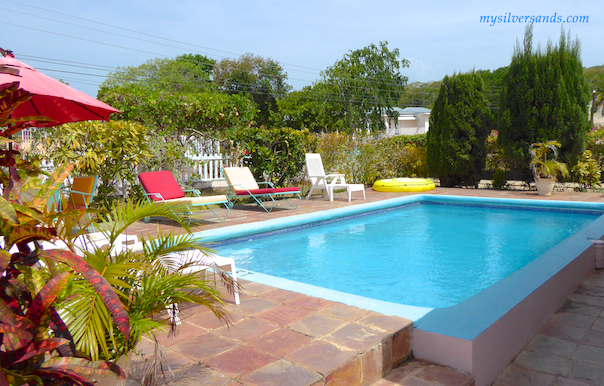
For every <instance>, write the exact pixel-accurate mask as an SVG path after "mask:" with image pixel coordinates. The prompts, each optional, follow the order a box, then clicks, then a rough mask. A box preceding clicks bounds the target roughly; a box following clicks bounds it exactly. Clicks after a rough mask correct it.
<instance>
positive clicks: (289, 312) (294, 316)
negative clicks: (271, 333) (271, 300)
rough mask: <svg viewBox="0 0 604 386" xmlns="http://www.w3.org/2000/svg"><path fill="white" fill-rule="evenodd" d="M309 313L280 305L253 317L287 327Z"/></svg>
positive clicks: (308, 311)
mask: <svg viewBox="0 0 604 386" xmlns="http://www.w3.org/2000/svg"><path fill="white" fill-rule="evenodd" d="M311 313H312V311H311V310H308V309H304V308H298V307H292V306H289V305H287V304H282V305H280V306H277V307H273V308H271V309H270V310H268V311H264V312H261V313H259V314H257V315H255V317H256V318H258V319H262V320H266V321H267V322H271V323H275V324H277V325H280V326H287V325H288V324H290V323H293V322H295V321H296V320H300V319H302V318H304V317H305V316H308V315H310V314H311Z"/></svg>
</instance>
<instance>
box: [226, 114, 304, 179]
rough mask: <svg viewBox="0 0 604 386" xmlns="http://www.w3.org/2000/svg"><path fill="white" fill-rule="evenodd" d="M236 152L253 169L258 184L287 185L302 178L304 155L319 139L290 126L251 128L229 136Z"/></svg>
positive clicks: (232, 148) (245, 164) (233, 151)
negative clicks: (263, 182)
mask: <svg viewBox="0 0 604 386" xmlns="http://www.w3.org/2000/svg"><path fill="white" fill-rule="evenodd" d="M228 139H229V145H228V147H230V149H229V150H230V151H231V152H232V153H241V155H242V156H243V158H242V159H241V160H240V161H241V162H242V163H243V165H244V166H247V167H249V168H250V170H251V172H252V174H253V175H254V177H255V178H256V180H257V181H270V182H272V183H274V184H275V185H277V186H283V185H285V184H286V183H288V182H289V181H296V180H297V179H298V178H300V177H301V176H302V170H303V169H304V165H305V159H304V154H305V153H308V152H310V151H311V149H313V148H314V147H315V146H314V141H315V138H314V137H313V136H311V134H310V132H309V131H308V130H295V129H291V128H289V127H276V128H271V129H267V128H264V127H251V126H250V127H247V128H243V129H239V130H237V131H234V132H232V133H230V134H229V137H228Z"/></svg>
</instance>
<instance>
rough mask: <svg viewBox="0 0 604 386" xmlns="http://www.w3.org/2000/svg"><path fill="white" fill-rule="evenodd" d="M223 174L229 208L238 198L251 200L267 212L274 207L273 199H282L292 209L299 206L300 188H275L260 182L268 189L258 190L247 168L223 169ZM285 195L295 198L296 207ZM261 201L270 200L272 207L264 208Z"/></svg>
mask: <svg viewBox="0 0 604 386" xmlns="http://www.w3.org/2000/svg"><path fill="white" fill-rule="evenodd" d="M223 172H224V176H225V177H226V179H227V182H228V184H229V190H228V191H227V196H228V198H229V206H230V207H231V208H232V207H233V205H235V201H237V199H238V198H244V197H251V198H253V199H254V200H255V201H256V203H257V204H258V205H260V206H261V207H262V208H263V209H264V210H265V211H267V212H270V211H272V210H273V208H274V207H275V197H282V198H283V199H284V201H285V202H287V203H288V204H289V205H290V206H291V207H292V208H294V209H296V208H297V207H298V204H300V188H298V187H291V188H275V187H274V185H273V184H271V183H270V182H261V184H266V185H268V188H260V187H259V186H258V183H257V182H256V179H255V178H254V176H253V175H252V172H251V171H250V169H249V168H248V167H228V168H224V169H223ZM286 195H293V196H294V198H296V197H297V198H298V201H297V203H296V205H293V204H292V203H291V202H289V200H288V199H287V198H286V197H285V196H286ZM262 199H270V200H271V201H272V205H271V206H270V207H266V206H264V204H263V203H262Z"/></svg>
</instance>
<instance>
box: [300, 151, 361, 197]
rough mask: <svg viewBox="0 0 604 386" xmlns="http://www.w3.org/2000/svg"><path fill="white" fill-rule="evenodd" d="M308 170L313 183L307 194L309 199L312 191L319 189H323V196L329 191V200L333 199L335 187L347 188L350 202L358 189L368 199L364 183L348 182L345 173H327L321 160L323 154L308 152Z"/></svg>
mask: <svg viewBox="0 0 604 386" xmlns="http://www.w3.org/2000/svg"><path fill="white" fill-rule="evenodd" d="M306 171H307V173H308V178H310V182H311V184H312V186H311V187H310V191H309V192H308V195H306V199H307V200H308V199H309V198H310V196H311V194H312V192H313V191H314V190H318V189H322V190H323V191H322V192H321V193H322V195H323V197H325V192H326V191H327V196H328V197H329V201H333V190H334V189H346V191H347V192H348V202H350V201H351V199H352V192H356V191H362V192H363V199H366V198H365V187H364V186H363V184H347V183H346V179H345V177H344V174H340V173H331V174H326V173H325V170H324V169H323V161H322V160H321V154H317V153H306Z"/></svg>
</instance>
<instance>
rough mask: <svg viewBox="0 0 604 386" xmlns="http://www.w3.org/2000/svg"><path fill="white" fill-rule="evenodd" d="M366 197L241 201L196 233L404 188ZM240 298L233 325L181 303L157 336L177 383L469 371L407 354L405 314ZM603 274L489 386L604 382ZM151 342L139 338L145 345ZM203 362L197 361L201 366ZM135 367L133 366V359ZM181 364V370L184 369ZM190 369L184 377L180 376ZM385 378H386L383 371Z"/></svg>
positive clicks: (255, 289)
mask: <svg viewBox="0 0 604 386" xmlns="http://www.w3.org/2000/svg"><path fill="white" fill-rule="evenodd" d="M366 193H367V200H366V201H363V200H362V199H358V198H357V197H355V196H353V200H352V202H350V203H349V202H348V201H347V195H346V193H345V192H342V193H336V195H335V199H334V201H333V202H329V201H327V200H326V199H323V198H322V197H321V196H320V195H319V196H313V197H312V198H311V199H310V200H302V201H301V203H300V207H299V208H298V209H296V210H292V209H285V208H282V207H278V208H275V209H274V211H273V213H265V212H264V211H263V210H262V209H261V208H258V207H256V206H255V205H251V204H246V205H238V206H236V207H235V208H234V209H232V210H231V211H230V213H229V216H228V219H227V221H226V222H225V223H220V222H218V221H215V220H208V221H204V222H202V223H201V224H197V225H195V226H194V227H193V229H194V231H202V230H205V229H212V228H216V227H222V226H230V225H236V224H243V223H251V222H257V221H264V220H268V219H272V218H278V217H283V216H289V215H297V214H303V213H310V212H315V211H319V210H327V209H332V208H337V207H343V206H349V205H356V204H360V203H363V202H371V201H378V200H383V199H388V198H393V197H397V196H403V195H408V194H410V193H382V192H375V191H373V190H371V189H370V188H369V189H366ZM425 194H441V195H443V194H446V195H463V196H483V197H500V198H521V199H546V200H565V201H591V202H600V201H602V198H603V196H602V194H600V193H579V192H556V193H554V194H553V195H552V196H549V197H543V196H538V195H537V193H536V192H535V191H496V190H485V189H450V188H436V189H435V190H433V191H430V192H425ZM160 229H161V230H162V231H164V232H166V231H175V232H178V231H179V228H178V227H177V226H176V224H171V223H169V222H167V221H163V220H161V219H160V220H152V221H151V222H150V223H149V224H144V223H140V224H136V225H135V226H134V227H132V228H131V229H130V230H131V231H132V232H134V233H138V234H139V235H145V236H147V235H150V236H153V235H155V234H156V233H157V232H158V230H160ZM243 285H244V294H242V297H241V298H242V300H241V304H240V305H234V304H232V303H229V299H231V297H229V296H225V299H226V302H227V309H228V311H229V312H230V315H231V319H232V324H231V325H230V326H224V325H222V324H221V322H220V321H219V320H218V319H217V318H216V317H215V316H214V315H213V314H212V313H211V312H210V311H209V310H208V309H207V308H205V307H201V306H197V307H190V308H188V309H185V310H183V312H182V314H183V315H182V316H183V325H182V326H181V328H180V331H179V333H178V335H177V336H176V337H175V338H171V339H170V338H168V337H167V336H161V337H160V338H159V341H160V343H161V344H162V345H163V347H164V352H165V355H166V359H167V360H168V361H169V362H170V363H171V365H172V368H173V369H177V370H180V371H177V373H180V374H181V375H182V377H181V378H182V379H181V382H180V383H178V384H182V385H216V386H223V385H225V386H226V385H229V386H232V385H308V386H311V385H313V386H314V385H316V386H319V385H370V384H373V385H374V386H390V385H407V386H413V385H442V386H445V385H446V386H470V385H473V384H474V381H473V378H472V377H471V376H470V375H469V374H465V373H462V372H459V371H456V370H454V369H451V368H447V367H444V366H438V365H434V364H431V363H427V362H423V361H418V360H415V359H410V360H407V361H406V362H404V364H403V365H402V366H400V367H397V366H399V365H400V364H401V363H402V362H403V360H404V359H406V358H407V357H408V356H409V354H410V350H412V342H411V336H412V326H411V323H410V322H409V321H407V320H405V319H402V318H397V317H392V316H386V315H381V314H377V313H374V312H370V311H367V310H362V309H359V308H355V307H350V306H346V305H343V304H340V303H334V302H330V301H327V300H322V299H317V298H312V297H309V296H306V295H302V294H298V293H295V292H290V291H284V290H281V289H276V288H272V287H269V286H265V285H261V284H257V283H251V282H245V281H243ZM603 310H604V273H602V272H597V273H595V274H594V276H593V277H592V278H590V279H589V280H588V281H586V282H585V283H584V284H583V286H581V287H580V288H579V289H578V290H577V292H575V294H573V295H572V297H571V298H570V299H569V300H568V302H567V303H566V304H565V305H564V306H563V307H562V308H561V309H560V310H559V311H558V312H557V313H556V314H555V315H554V316H553V317H552V319H551V320H550V321H549V322H548V323H547V324H546V325H545V326H544V327H543V328H542V329H541V331H540V332H539V333H538V334H537V335H536V336H535V338H534V340H533V341H532V342H531V343H530V344H529V346H528V347H527V348H526V349H525V350H524V351H523V352H522V353H520V354H519V355H518V357H517V358H516V360H515V361H514V363H512V364H510V365H509V366H508V367H507V368H506V369H505V370H504V371H503V372H502V373H501V375H500V376H499V377H498V379H497V380H496V382H495V383H494V385H496V386H504V385H505V386H508V385H509V386H512V385H514V386H515V385H577V386H579V385H604V311H603ZM153 347H154V345H153V344H152V343H151V342H150V341H148V340H145V341H143V344H142V345H141V349H142V350H143V351H144V352H146V353H151V352H152V349H153ZM200 362H201V364H200ZM134 367H136V366H134ZM187 371H188V373H187ZM187 374H189V376H188V377H187ZM381 377H384V378H381Z"/></svg>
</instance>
